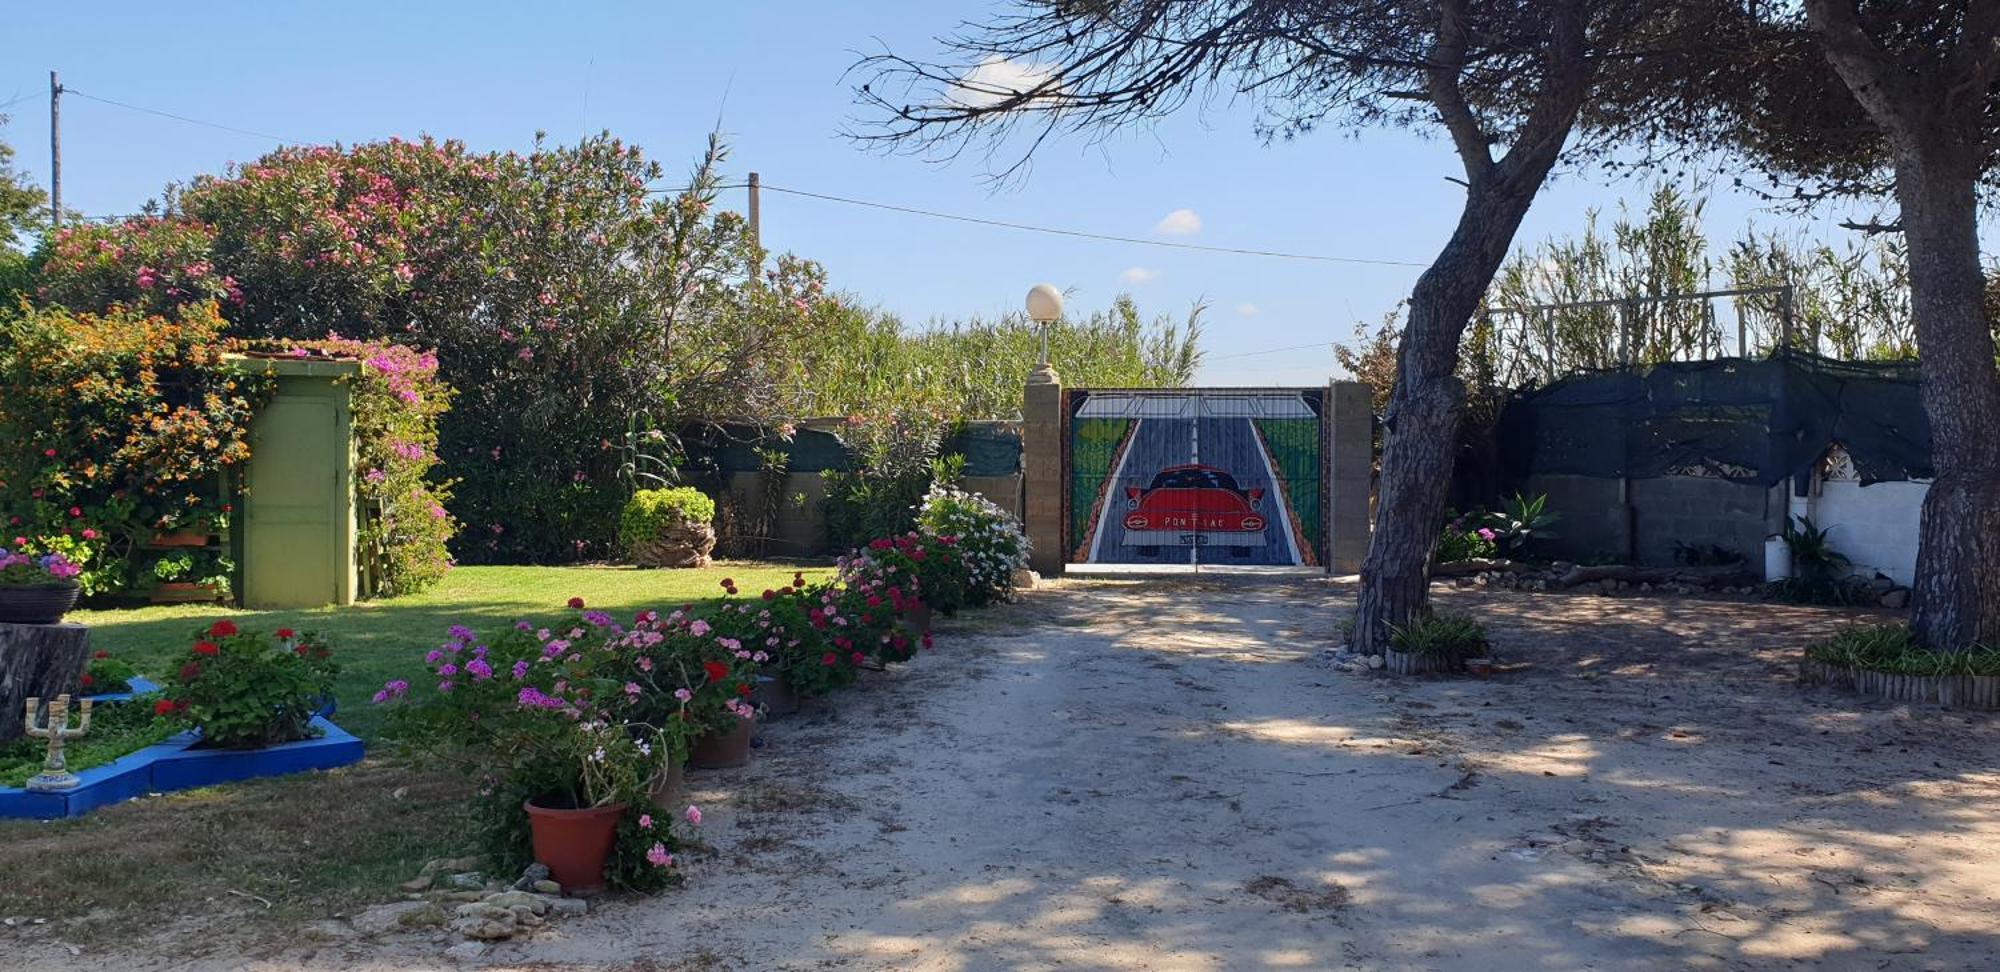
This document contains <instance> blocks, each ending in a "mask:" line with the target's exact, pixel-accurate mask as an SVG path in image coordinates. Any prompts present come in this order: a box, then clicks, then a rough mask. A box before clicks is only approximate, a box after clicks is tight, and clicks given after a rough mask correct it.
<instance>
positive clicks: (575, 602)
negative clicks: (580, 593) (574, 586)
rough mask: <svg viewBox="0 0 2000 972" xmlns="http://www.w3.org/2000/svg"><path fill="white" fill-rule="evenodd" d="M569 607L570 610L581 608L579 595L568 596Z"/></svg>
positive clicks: (581, 599)
mask: <svg viewBox="0 0 2000 972" xmlns="http://www.w3.org/2000/svg"><path fill="white" fill-rule="evenodd" d="M569 609H570V610H572V611H581V610H583V598H580V597H572V598H570V599H569Z"/></svg>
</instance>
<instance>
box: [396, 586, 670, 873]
mask: <svg viewBox="0 0 2000 972" xmlns="http://www.w3.org/2000/svg"><path fill="white" fill-rule="evenodd" d="M571 604H572V606H573V607H574V608H576V609H577V610H579V611H581V609H582V602H581V601H574V600H573V601H572V602H571ZM665 640H666V639H665V637H664V636H662V635H660V634H659V632H658V631H657V630H655V626H654V624H653V623H652V622H647V621H642V622H640V623H638V624H635V625H634V626H633V627H632V628H631V629H630V630H627V629H626V628H624V627H623V626H621V625H618V624H614V623H613V622H612V621H611V619H610V618H609V617H608V616H606V615H604V614H602V613H599V612H588V611H586V612H582V613H581V614H580V615H578V616H576V617H575V618H574V619H573V620H572V621H571V622H570V623H568V624H566V625H564V626H561V627H557V628H554V629H551V628H545V627H536V626H534V625H531V624H528V623H527V622H520V623H517V624H516V626H515V627H514V628H513V629H511V630H509V631H507V632H505V633H504V634H502V635H500V636H499V637H495V638H491V639H482V638H480V637H479V636H477V635H476V634H475V633H474V632H473V631H472V630H471V629H469V628H466V627H464V626H460V625H454V626H453V627H452V629H451V633H450V637H449V638H448V639H447V640H446V641H445V642H444V643H443V644H441V645H439V646H438V647H437V648H435V649H433V650H431V651H430V652H429V653H427V654H426V655H425V666H426V667H427V668H428V670H429V671H430V673H431V675H432V677H433V678H434V679H435V682H434V685H435V690H434V691H432V690H429V689H416V690H413V689H412V688H411V686H410V684H409V683H408V682H407V681H403V680H395V681H391V682H389V683H388V684H386V685H384V686H383V688H382V690H381V691H380V692H378V693H376V696H375V700H376V701H377V702H378V703H389V702H394V701H398V700H401V701H402V702H403V707H402V708H401V710H400V711H399V712H398V713H397V714H396V719H395V721H394V722H393V723H392V726H391V735H392V736H394V737H396V738H398V739H400V740H401V741H402V742H404V743H405V744H406V745H407V746H408V747H410V748H412V749H414V750H416V751H417V752H418V753H419V754H420V755H423V756H428V757H432V758H435V759H438V760H439V761H442V762H448V763H450V764H452V765H455V766H458V767H460V768H462V769H464V770H467V771H469V772H471V773H472V774H473V775H474V776H475V777H476V778H477V779H479V780H480V781H481V783H482V786H483V791H482V792H483V794H484V796H485V799H484V801H483V804H484V808H485V811H486V812H485V814H484V818H485V831H486V836H487V838H488V847H489V850H491V851H492V852H493V853H494V855H495V857H496V858H497V859H499V861H500V862H501V863H503V864H513V863H517V862H518V861H520V860H521V859H522V858H525V857H528V856H532V857H533V859H534V860H536V861H539V862H540V863H542V864H543V865H545V866H547V867H548V868H549V870H550V872H551V873H552V875H553V876H554V878H555V879H556V881H558V882H559V883H561V884H562V885H563V886H564V887H565V888H568V889H571V890H580V891H590V890H594V889H597V888H601V887H604V886H605V884H606V882H607V875H608V876H609V879H610V880H611V881H613V882H615V883H616V884H618V885H619V886H621V887H628V888H639V889H644V888H646V887H650V886H657V885H658V884H660V883H663V882H665V881H667V880H671V879H672V877H673V875H674V871H673V865H674V856H673V853H672V852H673V849H674V838H673V836H672V834H671V832H670V829H669V828H668V827H667V826H665V825H664V824H663V823H662V822H660V821H655V820H654V819H653V817H652V816H651V814H650V812H649V811H650V810H651V802H650V798H651V794H652V792H653V790H654V788H655V787H656V785H657V784H658V782H659V781H660V780H662V779H663V778H664V777H665V776H666V774H667V773H668V770H669V767H670V766H671V765H673V764H674V763H675V761H677V760H678V759H679V758H680V756H681V755H682V754H684V753H685V752H686V746H687V743H686V741H685V733H684V732H683V731H682V730H681V728H680V727H678V726H675V725H669V724H666V723H664V722H653V721H648V720H649V718H652V717H654V716H656V715H658V714H659V707H657V706H652V705H649V704H647V697H648V695H649V694H650V692H651V691H652V690H651V689H650V688H649V686H648V685H646V684H642V682H641V679H649V678H650V673H652V672H656V671H659V670H660V667H661V660H660V659H659V657H658V648H657V646H658V645H660V644H661V643H662V642H663V641H665Z"/></svg>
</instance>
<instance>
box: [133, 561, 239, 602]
mask: <svg viewBox="0 0 2000 972" xmlns="http://www.w3.org/2000/svg"><path fill="white" fill-rule="evenodd" d="M229 574H230V564H229V562H228V561H227V560H225V559H223V558H221V557H218V556H215V555H214V554H213V553H212V552H211V551H208V550H199V549H196V550H189V549H181V550H176V551H174V552H172V553H168V554H165V555H163V556H161V557H160V559H158V560H156V561H154V562H153V582H154V583H153V589H152V592H151V594H150V598H151V600H152V602H153V603H154V604H205V603H209V602H213V601H219V600H221V599H223V598H225V597H227V596H228V595H229Z"/></svg>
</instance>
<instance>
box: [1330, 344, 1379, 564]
mask: <svg viewBox="0 0 2000 972" xmlns="http://www.w3.org/2000/svg"><path fill="white" fill-rule="evenodd" d="M1330 391H1331V394H1329V395H1328V396H1327V422H1328V423H1329V424H1330V425H1331V426H1332V436H1331V440H1332V448H1331V449H1329V450H1328V456H1327V465H1328V467H1329V468H1328V472H1327V479H1326V481H1327V482H1328V483H1329V484H1331V486H1332V489H1331V492H1332V496H1331V497H1330V498H1329V499H1330V502H1329V503H1328V509H1329V511H1330V515H1329V516H1328V517H1327V520H1328V536H1329V537H1331V538H1332V542H1331V543H1329V544H1328V545H1327V549H1328V557H1327V566H1328V568H1329V569H1330V570H1331V571H1332V572H1333V573H1336V574H1354V573H1359V572H1360V570H1361V561H1362V559H1363V558H1365V557H1367V556H1368V536H1369V515H1368V509H1369V501H1370V495H1371V493H1372V492H1373V491H1374V488H1375V409H1374V393H1373V391H1372V390H1371V389H1370V388H1369V387H1368V385H1366V384H1365V383H1363V382H1358V381H1336V382H1334V383H1333V387H1332V389H1331V390H1330Z"/></svg>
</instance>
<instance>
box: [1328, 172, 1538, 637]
mask: <svg viewBox="0 0 2000 972" xmlns="http://www.w3.org/2000/svg"><path fill="white" fill-rule="evenodd" d="M1554 161H1555V153H1553V152H1550V153H1548V154H1547V157H1546V158H1545V159H1536V160H1534V161H1533V162H1532V163H1530V164H1529V165H1527V166H1524V167H1523V168H1522V169H1519V170H1512V171H1510V172H1509V173H1508V178H1505V179H1497V180H1494V181H1493V182H1492V183H1488V184H1485V185H1475V187H1474V188H1472V189H1470V190H1468V191H1467V193H1466V201H1465V209H1464V211H1463V212H1462V213H1460V215H1459V221H1458V228H1457V230H1456V231H1454V232H1453V234H1452V238H1451V241H1450V242H1449V243H1447V244H1445V248H1444V250H1443V251H1442V252H1440V253H1439V254H1438V258H1437V261H1436V262H1435V263H1432V264H1431V266H1430V269H1428V270H1426V271H1424V275H1423V276H1422V277H1420V278H1418V280H1417V285H1416V287H1415V288H1414V289H1413V290H1412V291H1411V293H1410V317H1409V323H1408V324H1407V325H1406V326H1405V327H1404V328H1403V338H1402V344H1401V347H1400V348H1399V351H1398V354H1397V358H1396V386H1395V391H1394V392H1393V393H1392V394H1391V395H1390V398H1389V407H1388V412H1387V414H1386V415H1385V416H1384V421H1383V425H1384V429H1385V433H1384V436H1383V446H1382V474H1381V479H1380V485H1379V492H1378V500H1377V504H1376V509H1375V532H1374V535H1373V536H1372V537H1371V538H1370V540H1369V543H1368V557H1367V559H1366V560H1364V561H1362V564H1361V600H1360V604H1359V606H1358V608H1357V610H1356V612H1355V616H1354V631H1353V633H1352V635H1351V637H1350V639H1349V643H1350V645H1351V646H1352V647H1353V648H1354V649H1355V650H1356V651H1363V652H1368V653H1375V652H1380V651H1381V650H1382V649H1383V648H1385V647H1387V645H1388V643H1389V633H1390V629H1391V628H1392V627H1394V626H1397V625H1401V624H1403V623H1405V622H1406V621H1408V620H1409V619H1411V618H1412V617H1417V616H1420V615H1422V614H1423V613H1424V612H1426V611H1427V610H1429V608H1430V565H1431V553H1432V549H1433V548H1434V547H1435V546H1436V545H1437V539H1438V531H1439V529H1440V528H1441V527H1442V526H1443V524H1444V511H1445V502H1446V500H1447V499H1448V497H1449V493H1450V489H1451V471H1452V462H1453V459H1454V455H1453V453H1454V451H1455V450H1456V448H1457V443H1458V427H1459V422H1460V420H1461V418H1462V417H1463V414H1464V407H1465V385H1464V383H1463V382H1462V381H1460V380H1459V377H1458V374H1457V368H1458V352H1459V342H1460V339H1461V338H1463V336H1464V334H1465V328H1466V324H1467V323H1468V322H1470V321H1471V320H1472V315H1473V313H1474V312H1475V311H1477V310H1478V308H1479V301H1480V299H1481V298H1482V297H1483V296H1484V295H1485V293H1486V288H1487V287H1488V286H1489V285H1491V284H1492V282H1493V275H1494V274H1495V273H1496V272H1498V271H1499V269H1500V263H1501V261H1502V260H1504V259H1505V258H1506V255H1507V248H1508V247H1509V246H1511V245H1513V241H1514V233H1515V231H1516V230H1517V229H1519V228H1520V225H1521V220H1522V218H1523V217H1525V216H1526V215H1527V213H1528V206H1529V204H1531V203H1532V202H1534V198H1535V193H1536V192H1537V191H1539V190H1540V188H1541V185H1542V180H1543V179H1544V178H1546V177H1547V175H1548V170H1549V168H1550V166H1552V165H1553V164H1554Z"/></svg>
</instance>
